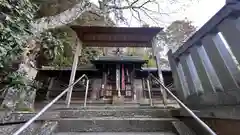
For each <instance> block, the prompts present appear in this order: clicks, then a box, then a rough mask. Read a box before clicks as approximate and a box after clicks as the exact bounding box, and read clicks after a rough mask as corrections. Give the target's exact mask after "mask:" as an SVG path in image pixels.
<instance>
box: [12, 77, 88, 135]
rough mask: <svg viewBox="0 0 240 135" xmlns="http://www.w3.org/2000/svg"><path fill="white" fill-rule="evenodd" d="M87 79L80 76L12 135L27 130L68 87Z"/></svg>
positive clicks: (17, 134)
mask: <svg viewBox="0 0 240 135" xmlns="http://www.w3.org/2000/svg"><path fill="white" fill-rule="evenodd" d="M84 77H85V78H87V81H89V80H88V77H87V76H86V75H85V74H84V75H82V76H81V77H80V78H79V79H77V80H76V81H75V82H74V83H72V84H71V85H69V86H68V88H66V89H65V90H64V91H63V92H62V93H60V94H59V95H58V96H57V97H56V98H54V99H53V100H52V101H51V102H50V103H48V104H47V105H46V106H45V107H44V108H43V109H41V111H40V112H38V113H37V114H36V115H35V116H34V117H32V118H31V119H30V120H28V121H27V122H26V123H25V124H24V125H23V126H22V127H20V128H19V129H18V130H17V131H16V132H15V133H13V135H19V134H20V133H22V132H23V131H24V130H25V129H26V128H28V127H29V126H30V125H31V124H32V123H33V122H34V121H35V120H37V119H38V118H39V117H40V116H41V115H42V114H43V113H44V112H46V111H47V110H48V109H49V108H50V107H51V106H52V105H53V104H54V103H56V102H57V101H58V100H59V99H60V98H61V97H62V96H63V95H64V94H66V93H67V92H68V89H69V88H70V87H73V86H74V85H75V84H76V83H78V82H79V81H80V80H82V79H83V78H84Z"/></svg>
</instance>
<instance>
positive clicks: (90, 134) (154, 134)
mask: <svg viewBox="0 0 240 135" xmlns="http://www.w3.org/2000/svg"><path fill="white" fill-rule="evenodd" d="M54 135H176V134H175V133H172V132H65V133H64V132H62V133H55V134H54Z"/></svg>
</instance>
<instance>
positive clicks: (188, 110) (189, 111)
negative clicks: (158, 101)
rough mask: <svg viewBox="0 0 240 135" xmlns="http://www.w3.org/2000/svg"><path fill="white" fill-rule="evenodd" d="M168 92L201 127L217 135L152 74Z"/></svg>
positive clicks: (212, 134)
mask: <svg viewBox="0 0 240 135" xmlns="http://www.w3.org/2000/svg"><path fill="white" fill-rule="evenodd" d="M150 76H151V77H153V78H154V79H155V80H156V81H157V82H158V83H159V84H160V85H161V86H162V87H163V88H164V89H165V90H166V91H167V92H168V94H169V95H171V96H172V97H173V98H174V99H175V100H176V101H177V102H178V103H179V105H180V106H181V107H183V108H184V109H185V110H186V111H187V112H188V113H189V114H190V115H191V116H192V117H193V118H194V119H195V120H196V121H197V122H198V123H199V124H200V125H201V126H203V127H204V128H205V129H206V130H207V131H208V132H209V133H210V134H211V135H217V134H216V133H215V132H214V131H213V130H212V129H211V128H210V127H209V126H208V125H207V124H206V123H204V122H203V121H202V120H201V119H200V118H198V116H197V115H196V114H194V113H193V112H192V111H191V109H189V108H188V107H187V106H186V105H185V104H184V103H183V102H182V101H181V100H180V99H178V98H177V97H176V96H175V95H174V94H173V93H172V92H171V91H170V90H169V89H168V88H167V87H166V86H164V85H163V83H162V82H161V81H159V80H158V79H157V78H156V77H155V76H153V75H152V74H150Z"/></svg>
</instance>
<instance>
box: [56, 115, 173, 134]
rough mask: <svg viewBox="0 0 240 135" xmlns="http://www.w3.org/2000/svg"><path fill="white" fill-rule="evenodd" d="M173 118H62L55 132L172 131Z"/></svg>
mask: <svg viewBox="0 0 240 135" xmlns="http://www.w3.org/2000/svg"><path fill="white" fill-rule="evenodd" d="M176 120H177V119H174V118H119V117H96V118H64V119H61V120H58V121H59V124H58V130H57V132H160V131H173V130H174V129H175V128H174V127H173V125H172V123H171V122H172V121H176Z"/></svg>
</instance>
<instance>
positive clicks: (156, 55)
mask: <svg viewBox="0 0 240 135" xmlns="http://www.w3.org/2000/svg"><path fill="white" fill-rule="evenodd" d="M152 49H153V54H154V56H155V57H156V62H157V69H158V77H159V80H160V81H161V82H162V83H163V76H162V70H161V63H160V52H159V51H158V49H157V40H156V37H154V38H153V40H152ZM163 85H164V84H163ZM160 89H161V93H162V96H163V103H164V104H167V93H166V91H165V89H163V88H162V87H161V88H160Z"/></svg>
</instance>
